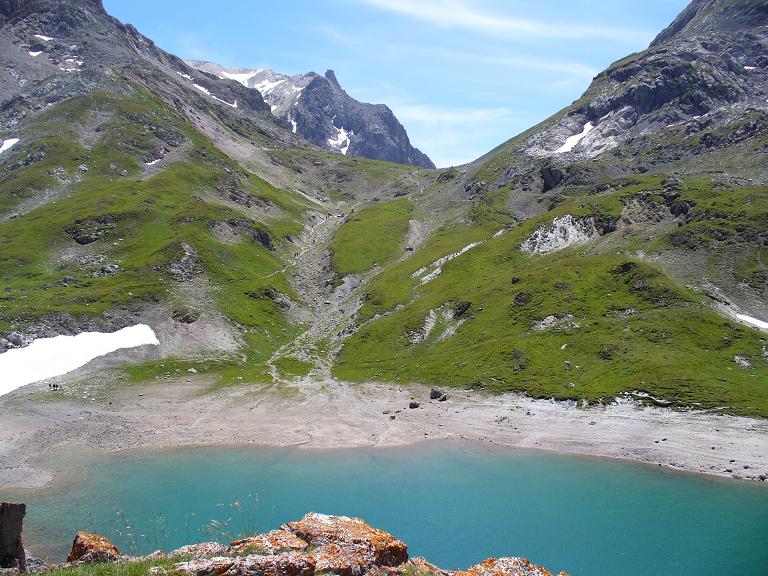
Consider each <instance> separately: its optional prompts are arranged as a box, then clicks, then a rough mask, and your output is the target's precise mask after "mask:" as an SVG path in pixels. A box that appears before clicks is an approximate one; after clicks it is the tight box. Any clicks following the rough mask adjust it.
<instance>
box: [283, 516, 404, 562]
mask: <svg viewBox="0 0 768 576" xmlns="http://www.w3.org/2000/svg"><path fill="white" fill-rule="evenodd" d="M284 528H285V529H287V530H289V531H291V532H293V533H294V534H296V535H297V536H298V537H299V538H301V539H302V540H305V541H307V542H309V544H311V545H313V546H322V545H325V544H363V545H367V546H370V548H371V550H372V553H373V564H374V565H376V566H399V565H400V564H402V563H403V562H406V561H407V560H408V547H407V546H406V545H405V543H404V542H401V541H400V540H398V539H397V538H395V537H394V536H392V535H391V534H389V533H387V532H384V531H383V530H379V529H377V528H373V527H371V526H369V525H368V524H366V523H365V522H363V521H362V520H361V519H360V518H349V517H347V516H327V515H325V514H315V513H311V514H307V515H306V516H304V518H302V519H301V520H299V521H298V522H289V523H288V524H286V525H285V527H284Z"/></svg>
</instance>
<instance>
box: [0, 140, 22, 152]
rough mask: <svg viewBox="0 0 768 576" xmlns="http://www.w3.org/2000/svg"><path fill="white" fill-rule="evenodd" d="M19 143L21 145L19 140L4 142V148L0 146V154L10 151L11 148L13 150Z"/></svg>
mask: <svg viewBox="0 0 768 576" xmlns="http://www.w3.org/2000/svg"><path fill="white" fill-rule="evenodd" d="M18 143H19V139H18V138H9V139H8V140H3V144H2V146H0V154H2V153H3V152H5V151H6V150H9V149H10V148H13V147H14V146H15V145H16V144H18Z"/></svg>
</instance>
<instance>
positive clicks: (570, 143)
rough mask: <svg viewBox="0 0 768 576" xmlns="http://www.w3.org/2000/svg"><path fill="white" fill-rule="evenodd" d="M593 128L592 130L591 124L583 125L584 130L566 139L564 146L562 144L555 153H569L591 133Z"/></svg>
mask: <svg viewBox="0 0 768 576" xmlns="http://www.w3.org/2000/svg"><path fill="white" fill-rule="evenodd" d="M593 128H594V125H593V124H592V122H587V123H586V124H584V129H583V130H582V131H581V133H579V134H574V135H573V136H569V137H568V138H567V139H566V141H565V144H563V145H562V146H560V148H558V149H557V150H555V153H556V154H562V153H564V152H570V151H571V150H573V149H574V148H575V147H576V145H577V144H578V143H579V142H581V141H582V140H583V139H584V138H585V137H586V136H587V134H589V133H590V132H592V129H593Z"/></svg>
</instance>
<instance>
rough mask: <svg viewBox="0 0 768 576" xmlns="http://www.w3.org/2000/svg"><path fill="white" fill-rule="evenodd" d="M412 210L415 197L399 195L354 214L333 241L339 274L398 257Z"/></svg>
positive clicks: (336, 270) (332, 262)
mask: <svg viewBox="0 0 768 576" xmlns="http://www.w3.org/2000/svg"><path fill="white" fill-rule="evenodd" d="M412 211H413V203H412V202H411V200H410V199H407V198H399V199H397V200H392V201H390V202H383V203H381V204H373V205H371V206H368V207H366V208H363V209H361V210H358V211H356V212H354V213H352V214H351V215H350V216H349V217H348V218H347V221H346V222H345V223H344V224H343V225H342V226H341V227H340V228H339V229H338V230H337V231H336V234H334V237H333V239H332V241H331V264H332V266H333V269H334V271H335V272H336V274H338V275H339V276H346V275H347V274H354V273H359V272H365V271H367V270H370V269H371V268H373V267H374V266H375V265H376V264H379V265H383V264H386V263H388V262H390V261H391V260H393V259H395V258H397V257H398V256H399V255H400V254H401V252H402V246H401V244H402V241H403V238H404V236H405V234H406V232H407V231H408V218H409V216H410V214H411V212H412Z"/></svg>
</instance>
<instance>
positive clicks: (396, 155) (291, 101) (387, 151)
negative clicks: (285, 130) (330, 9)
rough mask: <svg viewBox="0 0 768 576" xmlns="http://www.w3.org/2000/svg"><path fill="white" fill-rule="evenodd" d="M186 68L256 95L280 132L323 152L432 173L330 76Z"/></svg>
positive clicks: (385, 111) (384, 117) (382, 115)
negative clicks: (281, 128)
mask: <svg viewBox="0 0 768 576" xmlns="http://www.w3.org/2000/svg"><path fill="white" fill-rule="evenodd" d="M188 63H189V64H190V65H191V66H193V67H194V68H197V69H198V70H201V71H203V72H208V73H210V74H214V75H216V76H218V77H219V78H227V79H231V80H235V81H237V82H240V83H241V84H243V85H244V86H247V87H249V88H253V89H255V90H258V91H259V92H260V93H261V94H262V95H263V97H264V99H265V101H266V102H267V103H268V104H269V105H270V108H271V110H272V113H273V114H274V115H275V116H276V117H277V118H278V119H280V120H282V121H283V122H284V123H285V126H286V127H289V128H291V130H292V131H293V132H294V133H297V134H299V135H301V136H302V137H304V138H305V139H306V140H309V141H310V142H312V143H314V144H316V145H318V146H320V147H322V148H325V149H326V150H329V151H332V152H339V153H341V154H349V155H350V156H362V157H364V158H372V159H374V160H387V161H389V162H397V163H399V164H410V165H413V166H421V167H425V168H434V164H433V163H432V161H431V160H430V159H429V158H428V157H427V156H426V155H425V154H424V153H422V152H421V151H420V150H418V149H417V148H414V147H413V146H412V145H411V142H410V140H409V139H408V134H407V133H406V131H405V128H403V126H402V124H400V122H399V121H398V120H397V118H396V117H395V115H394V114H393V113H392V110H390V109H389V108H388V107H387V106H385V105H383V104H366V103H363V102H358V101H357V100H355V99H354V98H352V97H351V96H349V94H347V93H346V92H345V91H344V90H343V89H342V87H341V86H340V84H339V81H338V79H337V78H336V74H335V73H334V72H333V70H328V71H327V72H326V73H325V75H324V76H320V75H319V74H316V73H314V72H309V73H308V74H297V75H296V76H290V77H289V76H286V75H284V74H277V73H275V72H273V71H272V70H248V69H238V70H230V69H227V68H224V67H223V66H220V65H218V64H214V63H212V62H202V61H190V62H188Z"/></svg>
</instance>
